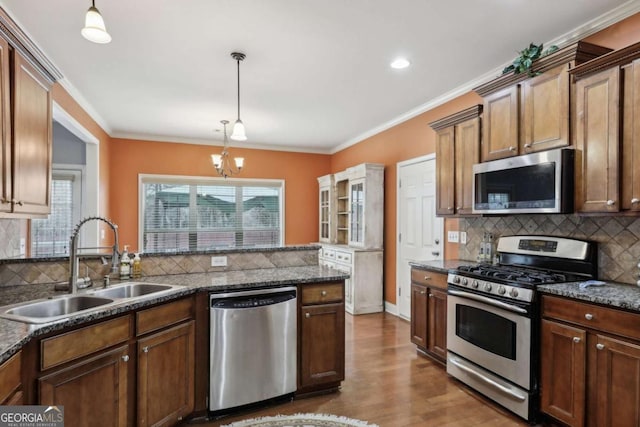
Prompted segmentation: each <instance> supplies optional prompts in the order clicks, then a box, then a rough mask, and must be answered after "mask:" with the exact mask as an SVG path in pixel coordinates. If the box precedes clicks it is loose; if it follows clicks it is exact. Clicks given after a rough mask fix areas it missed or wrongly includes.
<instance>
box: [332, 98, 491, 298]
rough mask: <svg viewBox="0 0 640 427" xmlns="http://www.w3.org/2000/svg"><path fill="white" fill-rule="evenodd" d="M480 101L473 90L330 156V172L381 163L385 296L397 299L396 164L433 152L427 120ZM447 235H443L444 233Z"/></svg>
mask: <svg viewBox="0 0 640 427" xmlns="http://www.w3.org/2000/svg"><path fill="white" fill-rule="evenodd" d="M479 103H482V98H480V96H478V95H477V94H476V93H467V94H466V95H463V96H460V97H458V98H456V99H453V100H451V101H449V102H447V103H446V104H443V105H441V106H439V107H436V108H434V109H432V110H429V111H427V112H425V113H422V114H420V115H419V116H417V117H414V118H412V119H410V120H408V121H406V122H404V123H401V124H399V125H397V126H394V127H393V128H391V129H388V130H386V131H384V132H381V133H379V134H377V135H374V136H372V137H370V138H368V139H366V140H364V141H363V142H361V143H358V144H356V145H353V146H351V147H349V148H346V149H345V150H342V151H340V152H338V153H336V154H334V155H333V157H332V159H331V171H332V172H337V171H340V170H343V169H345V168H347V167H349V166H354V165H356V164H358V163H362V162H372V163H382V164H384V165H385V173H384V201H385V202H384V205H385V206H384V242H385V244H384V250H385V253H384V283H385V289H384V295H385V300H386V301H389V302H391V303H394V304H395V302H396V292H395V289H396V242H397V239H396V236H397V231H396V180H397V174H396V164H397V163H398V162H401V161H403V160H409V159H412V158H415V157H420V156H424V155H426V154H431V153H434V152H435V141H436V133H435V131H434V130H433V129H431V128H430V127H429V123H430V122H432V121H434V120H437V119H440V118H442V117H445V116H448V115H450V114H453V113H456V112H458V111H460V110H463V109H465V108H468V107H471V106H473V105H476V104H479ZM448 229H452V230H457V229H458V221H457V220H448V221H445V230H448ZM445 235H446V234H445ZM457 256H458V247H457V245H450V244H447V245H446V246H445V258H446V259H453V258H457Z"/></svg>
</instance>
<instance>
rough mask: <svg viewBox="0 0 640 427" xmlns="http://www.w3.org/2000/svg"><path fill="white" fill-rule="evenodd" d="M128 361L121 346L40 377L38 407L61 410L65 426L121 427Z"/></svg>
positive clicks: (126, 349)
mask: <svg viewBox="0 0 640 427" xmlns="http://www.w3.org/2000/svg"><path fill="white" fill-rule="evenodd" d="M128 360H129V356H128V347H126V346H124V347H120V348H117V349H115V350H111V351H107V352H105V353H102V354H101V355H99V356H96V357H94V358H91V359H89V360H86V361H83V362H80V363H76V364H74V365H71V366H69V367H67V368H64V369H61V370H58V371H56V372H53V373H51V374H49V375H47V376H44V377H42V378H40V379H39V380H38V385H39V388H40V393H39V394H40V401H39V402H38V404H40V405H59V406H64V414H65V426H69V427H73V426H78V427H85V426H92V427H98V426H105V427H107V426H108V427H113V426H122V427H125V426H126V425H127V369H128Z"/></svg>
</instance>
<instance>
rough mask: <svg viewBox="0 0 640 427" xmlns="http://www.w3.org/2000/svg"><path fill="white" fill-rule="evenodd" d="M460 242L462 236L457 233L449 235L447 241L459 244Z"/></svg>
mask: <svg viewBox="0 0 640 427" xmlns="http://www.w3.org/2000/svg"><path fill="white" fill-rule="evenodd" d="M459 240H460V234H459V233H458V232H457V231H449V232H448V233H447V241H448V242H449V243H458V241H459Z"/></svg>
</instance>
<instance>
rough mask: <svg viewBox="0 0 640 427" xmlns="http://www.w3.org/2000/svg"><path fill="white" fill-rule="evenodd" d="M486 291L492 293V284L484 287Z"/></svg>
mask: <svg viewBox="0 0 640 427" xmlns="http://www.w3.org/2000/svg"><path fill="white" fill-rule="evenodd" d="M484 290H485V291H487V292H491V283H487V284H486V285H484Z"/></svg>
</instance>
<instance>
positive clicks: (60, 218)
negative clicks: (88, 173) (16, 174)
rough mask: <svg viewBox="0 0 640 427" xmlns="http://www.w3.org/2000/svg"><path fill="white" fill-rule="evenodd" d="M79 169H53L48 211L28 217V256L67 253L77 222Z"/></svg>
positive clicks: (79, 196) (79, 189)
mask: <svg viewBox="0 0 640 427" xmlns="http://www.w3.org/2000/svg"><path fill="white" fill-rule="evenodd" d="M81 190H82V171H81V170H72V169H54V170H53V173H52V180H51V213H50V214H49V216H48V217H47V218H42V219H40V218H34V219H32V220H31V256H32V257H34V258H35V257H38V258H41V257H55V256H68V255H69V237H70V236H71V232H72V231H73V227H74V226H75V224H77V223H78V222H79V221H80V209H81V206H82V201H81V194H82V191H81Z"/></svg>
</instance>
